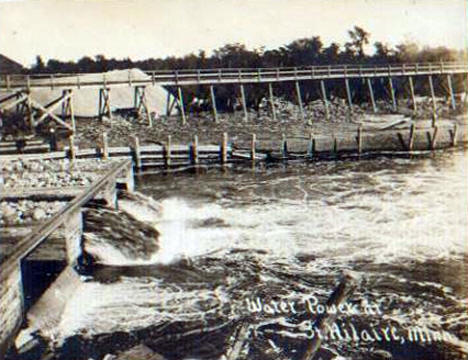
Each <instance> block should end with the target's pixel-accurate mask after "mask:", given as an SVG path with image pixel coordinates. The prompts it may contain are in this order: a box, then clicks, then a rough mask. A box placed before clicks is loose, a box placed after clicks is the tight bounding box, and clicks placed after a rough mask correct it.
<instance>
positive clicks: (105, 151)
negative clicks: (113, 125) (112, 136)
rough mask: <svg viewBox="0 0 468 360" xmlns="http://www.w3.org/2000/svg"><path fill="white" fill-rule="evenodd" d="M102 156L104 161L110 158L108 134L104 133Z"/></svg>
mask: <svg viewBox="0 0 468 360" xmlns="http://www.w3.org/2000/svg"><path fill="white" fill-rule="evenodd" d="M101 146H102V147H101V155H102V158H103V159H108V158H109V144H108V142H107V133H106V132H103V133H102V134H101Z"/></svg>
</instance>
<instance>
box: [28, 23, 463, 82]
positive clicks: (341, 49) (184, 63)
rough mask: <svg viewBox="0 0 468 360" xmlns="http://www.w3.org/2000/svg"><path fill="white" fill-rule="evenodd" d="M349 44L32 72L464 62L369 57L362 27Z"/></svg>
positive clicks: (296, 44) (448, 56) (442, 51)
mask: <svg viewBox="0 0 468 360" xmlns="http://www.w3.org/2000/svg"><path fill="white" fill-rule="evenodd" d="M348 35H349V41H348V42H346V43H345V44H344V45H342V46H341V45H340V44H337V43H331V44H330V45H329V46H324V44H323V42H322V40H321V39H320V37H319V36H314V37H311V38H303V39H298V40H294V41H293V42H291V43H289V44H287V45H284V46H281V47H280V48H278V49H273V50H265V49H264V48H259V49H253V50H249V49H247V48H246V47H245V45H243V44H239V43H235V44H227V45H224V46H222V47H220V48H218V49H216V50H214V51H213V53H212V54H211V55H210V56H207V54H206V52H205V51H204V50H200V51H199V52H198V54H189V55H186V56H183V57H173V56H172V57H166V58H164V59H161V58H158V59H146V60H140V61H133V60H131V59H130V58H126V59H120V60H119V59H115V58H111V59H107V58H106V57H105V56H104V55H96V56H94V58H91V57H89V56H84V57H82V58H81V59H79V60H77V61H68V62H64V61H60V60H56V59H49V60H48V61H47V63H45V62H44V61H43V59H42V58H41V56H39V55H38V56H37V57H36V62H35V64H33V65H32V66H31V68H30V72H31V73H58V72H60V73H93V72H104V71H109V70H116V69H128V68H140V69H142V70H175V69H195V68H201V69H208V68H235V67H249V68H257V67H282V66H298V67H299V66H310V65H330V64H353V63H362V64H379V63H402V62H437V61H455V60H461V59H462V52H461V51H455V50H451V49H448V48H446V47H435V48H430V47H424V48H420V47H419V46H418V45H417V44H415V43H409V42H408V43H403V44H400V45H397V46H395V47H390V46H389V45H387V44H384V43H382V42H374V43H373V47H374V50H375V51H374V53H373V54H372V55H368V54H366V52H365V49H366V47H367V46H368V45H369V43H370V37H371V35H370V33H368V32H367V31H366V30H364V29H363V28H361V27H359V26H355V27H354V28H353V29H352V30H349V31H348Z"/></svg>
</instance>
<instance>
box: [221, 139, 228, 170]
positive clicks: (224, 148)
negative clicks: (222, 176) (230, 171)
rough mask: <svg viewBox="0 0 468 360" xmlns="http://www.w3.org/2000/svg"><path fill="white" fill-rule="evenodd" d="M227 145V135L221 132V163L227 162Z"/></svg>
mask: <svg viewBox="0 0 468 360" xmlns="http://www.w3.org/2000/svg"><path fill="white" fill-rule="evenodd" d="M227 145H228V135H227V133H223V141H222V142H221V147H220V154H221V164H226V163H227Z"/></svg>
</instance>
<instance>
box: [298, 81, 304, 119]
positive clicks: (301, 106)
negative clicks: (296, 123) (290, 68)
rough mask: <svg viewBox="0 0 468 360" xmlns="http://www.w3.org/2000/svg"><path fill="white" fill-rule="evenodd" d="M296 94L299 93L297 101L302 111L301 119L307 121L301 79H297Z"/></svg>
mask: <svg viewBox="0 0 468 360" xmlns="http://www.w3.org/2000/svg"><path fill="white" fill-rule="evenodd" d="M296 95H297V103H298V104H299V109H300V111H301V119H302V121H305V114H304V106H303V105H302V95H301V86H300V85H299V81H297V80H296Z"/></svg>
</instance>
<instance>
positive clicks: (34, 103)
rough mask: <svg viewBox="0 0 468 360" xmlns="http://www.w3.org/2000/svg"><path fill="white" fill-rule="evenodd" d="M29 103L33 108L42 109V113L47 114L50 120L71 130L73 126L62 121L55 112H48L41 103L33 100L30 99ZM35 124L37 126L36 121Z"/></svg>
mask: <svg viewBox="0 0 468 360" xmlns="http://www.w3.org/2000/svg"><path fill="white" fill-rule="evenodd" d="M31 105H32V107H33V108H36V109H39V110H40V111H42V112H44V113H47V116H49V117H50V118H51V119H52V120H54V121H56V122H57V123H59V124H60V125H62V126H64V127H66V128H67V129H69V130H71V131H73V128H72V127H71V126H70V125H68V124H67V123H66V122H64V121H63V120H62V119H60V118H59V117H58V116H56V115H55V114H53V113H52V112H50V111H49V109H46V108H45V107H43V106H42V105H41V104H39V103H38V102H36V101H35V100H32V99H31ZM35 125H36V126H37V122H36V124H35Z"/></svg>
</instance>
